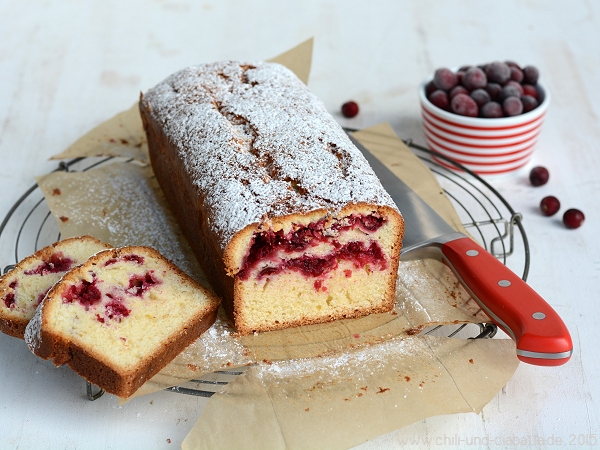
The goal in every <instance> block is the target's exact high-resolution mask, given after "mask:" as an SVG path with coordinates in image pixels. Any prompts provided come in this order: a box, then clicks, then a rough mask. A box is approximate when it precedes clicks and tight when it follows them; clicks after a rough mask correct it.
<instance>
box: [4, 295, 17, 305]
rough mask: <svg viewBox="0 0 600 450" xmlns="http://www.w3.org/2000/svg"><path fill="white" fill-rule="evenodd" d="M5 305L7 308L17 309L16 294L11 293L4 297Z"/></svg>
mask: <svg viewBox="0 0 600 450" xmlns="http://www.w3.org/2000/svg"><path fill="white" fill-rule="evenodd" d="M4 304H5V305H6V307H7V308H14V307H15V293H14V292H9V293H8V294H7V295H6V297H4Z"/></svg>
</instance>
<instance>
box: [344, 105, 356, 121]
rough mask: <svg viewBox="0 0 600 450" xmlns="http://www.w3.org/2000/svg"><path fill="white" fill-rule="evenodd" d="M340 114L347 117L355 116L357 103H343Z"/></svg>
mask: <svg viewBox="0 0 600 450" xmlns="http://www.w3.org/2000/svg"><path fill="white" fill-rule="evenodd" d="M342 114H343V115H344V117H348V118H352V117H355V116H356V115H357V114H358V103H356V102H354V101H349V102H346V103H344V104H343V105H342Z"/></svg>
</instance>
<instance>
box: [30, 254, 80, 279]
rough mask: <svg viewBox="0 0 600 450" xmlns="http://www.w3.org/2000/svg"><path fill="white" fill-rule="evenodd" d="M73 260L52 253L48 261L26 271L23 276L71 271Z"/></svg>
mask: <svg viewBox="0 0 600 450" xmlns="http://www.w3.org/2000/svg"><path fill="white" fill-rule="evenodd" d="M72 265H73V260H72V259H71V258H67V257H65V256H64V255H63V254H62V252H56V253H53V254H52V256H50V260H49V261H44V262H43V263H42V264H40V265H39V266H37V267H36V268H34V269H31V270H26V271H25V275H47V274H49V273H58V272H67V271H68V270H69V269H71V267H72Z"/></svg>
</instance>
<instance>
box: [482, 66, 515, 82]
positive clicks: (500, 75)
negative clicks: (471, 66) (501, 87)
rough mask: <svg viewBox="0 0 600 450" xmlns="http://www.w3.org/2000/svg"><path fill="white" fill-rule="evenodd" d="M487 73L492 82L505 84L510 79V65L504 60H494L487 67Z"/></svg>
mask: <svg viewBox="0 0 600 450" xmlns="http://www.w3.org/2000/svg"><path fill="white" fill-rule="evenodd" d="M485 74H486V75H487V79H488V81H490V82H492V83H498V84H504V83H506V82H507V81H508V80H510V67H508V64H506V63H503V62H499V61H496V62H493V63H490V64H488V65H487V66H486V67H485Z"/></svg>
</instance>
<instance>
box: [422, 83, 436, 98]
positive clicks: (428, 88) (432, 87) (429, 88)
mask: <svg viewBox="0 0 600 450" xmlns="http://www.w3.org/2000/svg"><path fill="white" fill-rule="evenodd" d="M433 91H437V86H436V85H435V84H433V80H432V81H430V82H429V83H427V84H426V85H425V95H426V96H427V98H429V96H430V95H431V93H432V92H433Z"/></svg>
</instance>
